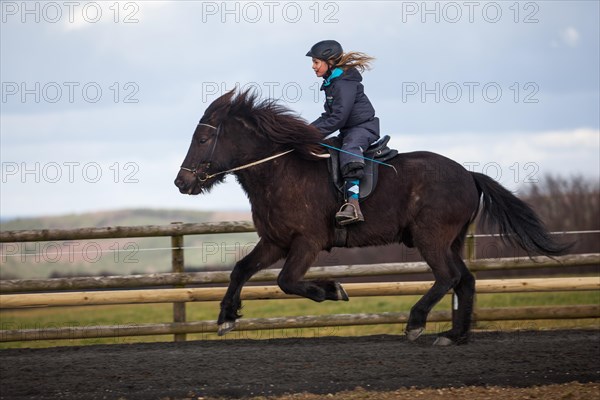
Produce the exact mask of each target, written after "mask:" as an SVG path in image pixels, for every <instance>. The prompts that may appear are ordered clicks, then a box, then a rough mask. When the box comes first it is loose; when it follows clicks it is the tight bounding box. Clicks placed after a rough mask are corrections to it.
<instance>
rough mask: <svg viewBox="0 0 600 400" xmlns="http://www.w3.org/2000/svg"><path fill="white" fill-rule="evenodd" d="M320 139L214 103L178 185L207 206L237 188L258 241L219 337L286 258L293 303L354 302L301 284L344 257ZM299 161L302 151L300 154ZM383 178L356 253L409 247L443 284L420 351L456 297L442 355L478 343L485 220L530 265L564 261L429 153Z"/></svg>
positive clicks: (406, 159) (329, 285) (500, 193)
mask: <svg viewBox="0 0 600 400" xmlns="http://www.w3.org/2000/svg"><path fill="white" fill-rule="evenodd" d="M322 140H323V137H322V135H321V134H320V133H319V131H318V130H317V129H315V128H314V127H312V126H311V125H309V124H307V123H306V122H305V121H304V120H302V119H301V118H299V117H298V116H295V115H293V114H292V113H291V112H290V111H289V110H288V109H286V108H285V107H283V106H281V105H279V104H277V103H275V102H274V101H272V100H264V101H258V100H257V99H256V97H255V96H254V95H252V94H250V93H248V92H243V93H237V94H236V93H234V91H231V92H229V93H227V94H225V95H223V96H221V97H220V98H218V99H217V100H215V101H214V102H213V103H212V104H211V105H210V106H209V107H208V108H207V109H206V111H205V113H204V116H202V118H201V120H200V123H199V124H198V126H197V127H196V130H195V131H194V135H193V138H192V143H191V145H190V148H189V150H188V153H187V155H186V157H185V159H184V161H183V164H182V168H181V170H180V171H179V173H178V175H177V179H176V180H175V185H176V186H177V187H178V188H179V191H180V192H181V193H185V194H200V193H202V192H205V191H208V190H209V189H210V188H211V187H213V186H214V185H215V184H217V183H219V182H222V181H223V179H224V176H225V175H226V174H229V173H232V174H234V175H235V176H236V178H237V180H238V181H239V183H240V184H241V185H242V188H243V189H244V191H245V192H246V193H247V195H248V198H249V199H250V203H251V205H252V217H253V220H254V224H255V226H256V230H257V232H258V235H259V236H260V240H259V242H258V244H257V245H256V247H255V248H254V249H253V250H252V251H251V252H250V253H249V254H248V255H247V256H246V257H244V258H243V259H242V260H240V261H239V262H238V263H237V264H236V265H235V267H234V269H233V272H232V273H231V280H230V283H229V287H228V289H227V293H226V294H225V297H224V298H223V301H222V302H221V312H220V314H219V319H218V323H219V334H224V333H227V332H228V331H230V330H231V329H233V328H234V327H235V321H236V320H237V319H238V318H240V315H239V313H238V312H239V310H240V308H241V300H240V292H241V290H242V286H243V285H244V284H245V283H246V282H247V281H248V279H249V278H250V277H251V276H252V275H254V274H255V273H256V272H258V271H260V270H262V269H264V268H267V267H269V266H270V265H272V264H273V263H275V262H276V261H278V260H280V259H282V258H285V264H284V266H283V269H282V270H281V273H280V274H279V277H278V279H277V283H278V284H279V287H280V288H281V289H282V290H283V291H284V292H285V293H288V294H295V295H299V296H304V297H307V298H309V299H312V300H314V301H319V302H320V301H323V300H348V296H347V295H346V292H345V291H344V289H343V288H342V286H341V285H340V284H339V283H338V282H335V281H331V280H316V281H307V280H303V277H304V275H305V273H306V271H307V270H308V269H309V268H310V266H311V265H312V263H313V262H314V261H315V258H316V257H317V254H318V253H319V252H320V251H321V250H330V249H331V248H332V247H333V246H334V243H335V242H334V240H335V237H334V222H333V221H334V215H335V213H336V211H337V210H338V209H339V206H340V199H339V198H338V194H337V192H336V190H335V189H334V187H333V185H332V184H331V181H330V178H329V172H328V168H327V162H326V161H324V160H323V159H322V158H320V157H318V156H316V155H317V154H319V153H323V148H322V147H321V146H320V145H319V142H322ZM290 150H292V151H291V152H290ZM389 162H390V163H391V164H392V165H394V167H395V168H396V170H397V173H396V172H395V171H394V170H393V169H391V168H387V167H382V168H380V171H379V172H380V174H379V185H378V187H377V190H376V191H375V192H374V193H373V194H372V195H371V196H370V197H369V198H368V199H366V200H365V201H364V203H363V204H364V205H363V207H362V210H363V214H364V215H365V219H366V222H362V223H358V224H355V225H351V226H349V227H348V240H347V246H348V247H358V246H375V245H385V244H389V243H404V244H405V245H407V246H409V247H416V248H418V249H419V251H420V253H421V255H422V256H423V258H424V259H425V260H426V261H427V263H428V264H429V266H430V267H431V270H432V271H433V275H434V277H435V283H434V285H433V286H432V287H431V289H430V290H429V291H428V292H427V293H426V294H425V295H424V296H423V297H422V298H421V299H420V300H419V301H418V302H417V303H416V304H415V305H414V306H413V308H412V309H411V312H410V317H409V321H408V324H407V327H406V333H407V336H408V339H409V340H411V341H412V340H415V339H416V338H417V337H418V336H419V335H420V334H421V333H422V331H423V329H424V328H425V322H426V319H427V315H428V313H429V311H430V310H431V309H432V307H433V306H434V305H435V304H436V303H438V302H439V301H440V300H441V299H442V297H443V296H444V295H445V294H446V293H448V291H449V290H450V289H454V292H455V293H456V295H457V298H458V310H457V311H456V312H455V313H454V317H453V321H452V329H451V330H450V331H448V332H444V333H442V334H441V335H440V338H438V340H437V341H436V342H437V344H451V343H463V342H466V341H467V340H468V333H469V329H470V325H471V315H472V311H473V296H474V294H475V279H474V277H473V275H472V274H471V273H470V272H469V270H468V269H467V267H466V266H465V263H464V262H463V260H462V257H461V253H462V249H463V244H464V241H465V236H466V233H467V229H468V227H469V224H470V223H471V222H472V221H473V219H474V218H475V216H476V215H477V212H478V210H479V205H480V198H481V197H482V195H483V207H482V208H483V216H484V217H488V218H489V219H490V220H491V221H492V222H494V223H496V224H497V225H498V227H499V231H500V233H501V234H502V235H503V236H504V237H505V238H506V239H507V240H508V241H509V242H511V243H513V244H516V245H518V246H520V247H522V248H523V249H525V250H527V252H528V253H537V254H544V255H557V254H561V253H562V252H563V251H564V250H565V246H562V245H560V244H557V243H555V242H554V241H553V240H552V239H551V238H550V236H549V234H548V232H547V231H546V229H545V228H544V227H543V225H542V223H541V222H540V221H539V219H538V218H537V216H536V215H535V213H534V212H533V211H532V210H531V208H529V207H528V206H527V205H526V204H525V203H524V202H523V201H521V200H519V199H518V198H516V197H515V196H513V195H512V194H511V193H510V192H509V191H508V190H506V189H505V188H504V187H502V186H501V185H500V184H498V183H496V182H495V181H494V180H492V179H491V178H489V177H487V176H485V175H482V174H479V173H473V172H468V171H467V170H465V168H463V167H462V166H461V165H460V164H458V163H456V162H454V161H452V160H450V159H448V158H445V157H443V156H440V155H438V154H434V153H429V152H423V151H420V152H413V153H405V154H399V155H398V156H396V157H395V158H394V159H392V160H391V161H389Z"/></svg>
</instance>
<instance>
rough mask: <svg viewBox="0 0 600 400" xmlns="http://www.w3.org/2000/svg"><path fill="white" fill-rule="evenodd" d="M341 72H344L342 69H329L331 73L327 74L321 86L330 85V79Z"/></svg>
mask: <svg viewBox="0 0 600 400" xmlns="http://www.w3.org/2000/svg"><path fill="white" fill-rule="evenodd" d="M343 73H344V70H343V69H341V68H335V69H334V70H333V71H331V74H329V76H328V77H327V78H326V79H325V81H324V82H323V86H329V85H331V80H332V79H335V78H337V77H338V76H340V75H342V74H343Z"/></svg>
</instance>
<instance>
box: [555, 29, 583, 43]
mask: <svg viewBox="0 0 600 400" xmlns="http://www.w3.org/2000/svg"><path fill="white" fill-rule="evenodd" d="M579 39H580V35H579V32H578V31H577V30H576V29H575V28H573V27H572V26H570V27H568V28H565V29H563V30H561V31H560V40H561V41H562V43H564V44H566V45H567V46H569V47H576V46H577V45H578V44H579Z"/></svg>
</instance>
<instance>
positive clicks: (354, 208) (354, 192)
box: [335, 179, 365, 225]
mask: <svg viewBox="0 0 600 400" xmlns="http://www.w3.org/2000/svg"><path fill="white" fill-rule="evenodd" d="M359 184H360V181H359V180H357V179H353V180H347V181H346V182H345V186H346V198H347V200H346V203H344V205H343V206H342V207H341V208H340V210H339V211H338V212H337V213H336V214H335V220H336V221H337V222H338V223H339V224H340V225H349V224H353V223H355V222H362V221H364V220H365V218H364V217H363V215H362V212H361V211H360V204H359V201H358V198H359V196H358V194H359Z"/></svg>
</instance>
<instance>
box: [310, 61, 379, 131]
mask: <svg viewBox="0 0 600 400" xmlns="http://www.w3.org/2000/svg"><path fill="white" fill-rule="evenodd" d="M336 69H337V68H336ZM336 75H337V73H336V71H335V70H334V71H333V73H332V74H331V75H330V76H329V77H328V78H327V79H325V80H324V82H323V85H321V90H324V91H325V104H324V107H325V112H324V113H323V114H321V116H320V117H319V118H317V120H315V121H314V122H313V123H312V124H313V125H314V126H316V127H317V128H318V129H319V130H320V131H321V132H322V133H323V134H324V135H329V134H331V133H333V132H335V131H337V130H339V131H340V133H341V134H342V135H343V134H344V133H345V132H346V131H348V130H350V129H351V128H354V127H360V128H365V129H367V130H368V131H370V133H371V134H374V135H376V136H377V137H379V119H378V118H376V117H375V109H374V108H373V106H372V105H371V102H370V101H369V99H368V97H367V95H365V92H364V87H363V85H362V83H360V82H361V81H362V76H361V75H360V73H359V72H358V71H357V70H356V68H348V69H347V70H346V71H343V73H342V74H341V75H339V76H336Z"/></svg>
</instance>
